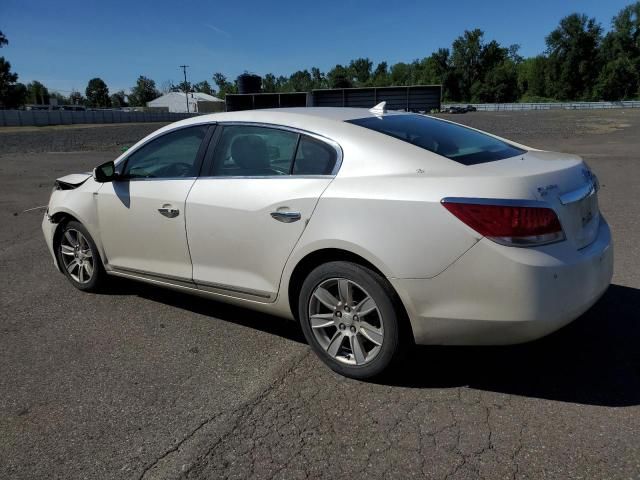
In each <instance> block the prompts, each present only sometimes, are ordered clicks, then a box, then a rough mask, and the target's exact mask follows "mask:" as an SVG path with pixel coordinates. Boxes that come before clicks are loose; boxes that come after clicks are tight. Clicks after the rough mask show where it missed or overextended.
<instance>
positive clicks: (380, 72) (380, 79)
mask: <svg viewBox="0 0 640 480" xmlns="http://www.w3.org/2000/svg"><path fill="white" fill-rule="evenodd" d="M371 83H372V85H373V86H374V87H388V86H389V85H390V84H391V77H390V76H389V65H388V64H387V62H380V63H379V64H378V65H377V66H376V68H375V70H374V71H373V75H372V79H371Z"/></svg>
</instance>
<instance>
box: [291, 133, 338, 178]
mask: <svg viewBox="0 0 640 480" xmlns="http://www.w3.org/2000/svg"><path fill="white" fill-rule="evenodd" d="M337 159H338V156H337V154H336V150H335V148H333V147H331V146H329V145H327V144H326V143H324V142H321V141H319V140H316V139H315V138H311V137H307V136H306V135H303V136H302V137H300V143H299V144H298V151H297V152H296V160H295V163H294V164H293V174H294V175H331V174H332V173H333V169H334V167H335V166H336V161H337Z"/></svg>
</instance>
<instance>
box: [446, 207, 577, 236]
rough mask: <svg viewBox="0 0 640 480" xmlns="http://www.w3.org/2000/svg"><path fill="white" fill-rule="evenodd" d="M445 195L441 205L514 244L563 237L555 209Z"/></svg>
mask: <svg viewBox="0 0 640 480" xmlns="http://www.w3.org/2000/svg"><path fill="white" fill-rule="evenodd" d="M491 202H492V201H491V200H482V201H477V200H476V201H474V200H471V199H469V200H467V199H444V200H443V201H442V205H443V206H444V207H445V208H446V209H447V210H449V211H450V212H451V213H453V214H454V215H455V216H456V217H458V218H459V219H460V220H462V221H463V222H464V223H466V224H467V225H468V226H470V227H471V228H473V229H474V230H475V231H476V232H478V233H479V234H480V235H482V236H484V237H487V238H489V239H491V240H493V241H494V242H497V243H500V244H503V245H509V246H514V247H530V246H534V245H544V244H546V243H553V242H559V241H560V240H564V238H565V237H564V232H563V231H562V226H561V225H560V220H558V216H557V215H556V212H554V211H553V210H552V209H550V208H546V207H537V206H528V205H520V204H519V202H513V204H511V203H510V202H508V201H494V202H495V203H491Z"/></svg>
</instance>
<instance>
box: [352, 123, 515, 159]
mask: <svg viewBox="0 0 640 480" xmlns="http://www.w3.org/2000/svg"><path fill="white" fill-rule="evenodd" d="M347 123H352V124H354V125H358V126H360V127H363V128H367V129H369V130H374V131H376V132H379V133H382V134H385V135H389V136H391V137H394V138H397V139H399V140H402V141H404V142H407V143H410V144H412V145H415V146H417V147H420V148H424V149H425V150H428V151H430V152H433V153H436V154H438V155H441V156H443V157H446V158H448V159H449V160H453V161H454V162H458V163H461V164H463V165H476V164H478V163H487V162H495V161H496V160H503V159H505V158H511V157H515V156H518V155H522V154H523V153H525V151H524V150H522V149H521V148H517V147H514V146H513V145H510V144H508V143H506V142H503V141H502V140H498V139H497V138H494V137H491V136H489V135H486V134H484V133H480V132H477V131H475V130H472V129H470V128H467V127H463V126H461V125H455V124H452V123H449V122H445V121H443V120H438V119H437V118H432V117H425V116H422V115H411V114H406V115H385V116H380V117H365V118H358V119H355V120H347Z"/></svg>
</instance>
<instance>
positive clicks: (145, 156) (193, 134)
mask: <svg viewBox="0 0 640 480" xmlns="http://www.w3.org/2000/svg"><path fill="white" fill-rule="evenodd" d="M207 129H208V126H207V125H198V126H195V127H187V128H182V129H180V130H176V131H175V132H171V133H167V134H165V135H162V136H160V137H158V138H156V139H154V140H151V141H150V142H149V143H147V144H146V145H144V146H142V147H141V148H139V149H138V150H136V151H135V152H133V153H132V154H131V155H130V156H129V157H128V158H127V160H126V164H125V166H124V171H123V172H122V174H123V175H124V176H125V178H175V177H195V176H197V175H198V172H197V168H198V165H197V157H198V150H199V148H200V144H201V143H202V140H203V139H204V136H205V134H206V132H207Z"/></svg>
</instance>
